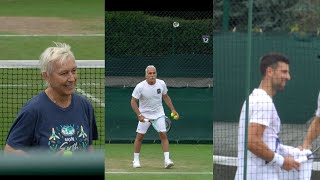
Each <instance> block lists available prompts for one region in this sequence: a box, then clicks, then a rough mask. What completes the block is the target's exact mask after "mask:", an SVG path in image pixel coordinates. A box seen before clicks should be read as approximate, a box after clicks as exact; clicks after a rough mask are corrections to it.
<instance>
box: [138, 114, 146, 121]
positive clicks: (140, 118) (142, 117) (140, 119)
mask: <svg viewBox="0 0 320 180" xmlns="http://www.w3.org/2000/svg"><path fill="white" fill-rule="evenodd" d="M144 118H145V117H144V116H143V115H142V114H141V115H140V116H138V120H139V121H140V122H144Z"/></svg>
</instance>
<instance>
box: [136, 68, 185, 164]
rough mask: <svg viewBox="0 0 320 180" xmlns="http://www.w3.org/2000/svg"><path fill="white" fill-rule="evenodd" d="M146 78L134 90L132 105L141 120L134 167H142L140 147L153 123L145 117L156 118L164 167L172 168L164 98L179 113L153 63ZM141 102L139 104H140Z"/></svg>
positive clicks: (173, 110) (172, 110) (146, 72)
mask: <svg viewBox="0 0 320 180" xmlns="http://www.w3.org/2000/svg"><path fill="white" fill-rule="evenodd" d="M145 77H146V79H145V80H144V81H142V82H140V83H138V84H137V85H136V87H135V88H134V90H133V92H132V98H131V107H132V109H133V111H134V113H135V114H136V115H137V119H138V120H139V123H138V127H137V130H136V132H137V135H136V139H135V141H134V160H133V165H132V166H133V167H134V168H140V167H141V165H140V159H139V154H140V149H141V144H142V141H143V138H144V135H145V133H146V132H147V130H148V129H149V127H150V125H151V123H150V122H145V121H144V119H145V118H147V119H155V120H156V121H155V122H153V123H156V126H157V127H158V128H157V129H156V130H157V131H158V133H159V136H160V139H161V145H162V150H163V153H164V168H166V169H168V168H171V167H172V166H173V165H174V164H173V162H172V161H171V159H170V157H169V141H168V137H167V133H166V125H165V114H164V109H163V105H162V99H163V100H164V102H165V103H166V104H167V106H168V107H169V108H170V110H171V112H172V113H173V114H174V115H176V116H177V117H178V116H179V114H178V113H177V111H176V110H175V108H174V106H173V104H172V101H171V98H170V97H169V95H168V89H167V86H166V83H165V82H164V81H163V80H161V79H157V70H156V68H155V67H154V66H153V65H149V66H147V68H146V70H145ZM138 102H139V105H138Z"/></svg>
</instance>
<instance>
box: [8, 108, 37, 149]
mask: <svg viewBox="0 0 320 180" xmlns="http://www.w3.org/2000/svg"><path fill="white" fill-rule="evenodd" d="M35 126H36V120H35V118H34V117H33V116H31V114H30V113H28V111H22V112H21V113H19V115H18V116H17V118H16V120H15V122H14V123H13V125H12V127H11V129H10V131H9V133H8V137H7V140H6V143H7V144H8V145H10V146H12V147H13V148H15V149H21V148H24V147H28V146H31V145H32V144H33V141H34V129H35Z"/></svg>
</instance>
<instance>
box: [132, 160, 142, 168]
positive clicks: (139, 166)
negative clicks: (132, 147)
mask: <svg viewBox="0 0 320 180" xmlns="http://www.w3.org/2000/svg"><path fill="white" fill-rule="evenodd" d="M132 167H133V168H141V165H140V162H139V161H132Z"/></svg>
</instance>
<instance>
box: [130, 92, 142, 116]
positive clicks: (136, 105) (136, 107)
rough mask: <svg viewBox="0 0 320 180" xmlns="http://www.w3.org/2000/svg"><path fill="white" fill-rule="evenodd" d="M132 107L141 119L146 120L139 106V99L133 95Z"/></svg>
mask: <svg viewBox="0 0 320 180" xmlns="http://www.w3.org/2000/svg"><path fill="white" fill-rule="evenodd" d="M131 107H132V110H133V111H134V113H136V115H137V117H138V119H139V121H141V122H144V116H143V115H142V114H141V113H140V110H139V107H138V99H136V98H134V97H131Z"/></svg>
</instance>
